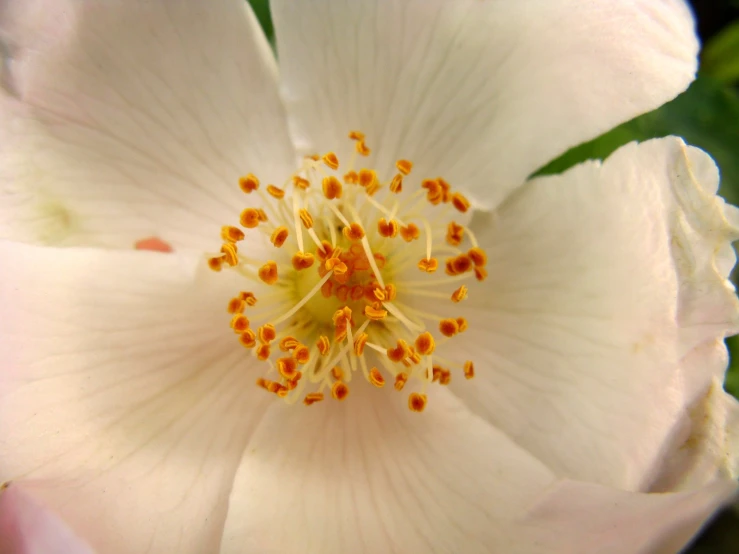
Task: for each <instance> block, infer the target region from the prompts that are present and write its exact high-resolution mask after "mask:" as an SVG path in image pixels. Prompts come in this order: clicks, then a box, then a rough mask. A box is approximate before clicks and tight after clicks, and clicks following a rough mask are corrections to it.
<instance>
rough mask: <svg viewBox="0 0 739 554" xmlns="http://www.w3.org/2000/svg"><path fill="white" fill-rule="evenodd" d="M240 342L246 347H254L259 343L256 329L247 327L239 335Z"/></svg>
mask: <svg viewBox="0 0 739 554" xmlns="http://www.w3.org/2000/svg"><path fill="white" fill-rule="evenodd" d="M239 342H240V343H241V344H242V345H243V346H245V347H246V348H254V347H255V346H256V345H257V336H256V335H255V334H254V331H252V330H251V329H247V330H246V331H244V332H243V333H241V335H239Z"/></svg>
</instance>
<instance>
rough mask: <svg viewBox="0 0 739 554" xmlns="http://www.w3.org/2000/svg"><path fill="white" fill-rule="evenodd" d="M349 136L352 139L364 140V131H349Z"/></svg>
mask: <svg viewBox="0 0 739 554" xmlns="http://www.w3.org/2000/svg"><path fill="white" fill-rule="evenodd" d="M349 138H350V139H352V140H364V133H363V132H362V131H349Z"/></svg>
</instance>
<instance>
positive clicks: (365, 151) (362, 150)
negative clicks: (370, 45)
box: [355, 140, 371, 156]
mask: <svg viewBox="0 0 739 554" xmlns="http://www.w3.org/2000/svg"><path fill="white" fill-rule="evenodd" d="M355 149H356V150H357V152H358V153H359V154H361V155H362V156H369V155H370V152H371V150H370V149H369V147H368V146H367V145H366V144H365V143H364V140H358V141H357V143H356V145H355Z"/></svg>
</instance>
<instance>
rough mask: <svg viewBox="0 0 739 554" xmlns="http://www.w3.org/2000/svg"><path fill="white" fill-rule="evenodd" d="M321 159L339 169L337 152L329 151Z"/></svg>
mask: <svg viewBox="0 0 739 554" xmlns="http://www.w3.org/2000/svg"><path fill="white" fill-rule="evenodd" d="M321 159H322V160H323V163H325V164H326V165H327V166H328V167H330V168H331V169H339V158H337V157H336V154H335V153H333V152H329V153H327V154H326V155H324V156H323V158H321Z"/></svg>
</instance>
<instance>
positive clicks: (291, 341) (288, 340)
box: [279, 336, 300, 352]
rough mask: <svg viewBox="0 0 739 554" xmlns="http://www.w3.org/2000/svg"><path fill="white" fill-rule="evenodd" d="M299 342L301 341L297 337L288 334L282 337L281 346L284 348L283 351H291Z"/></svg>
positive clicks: (281, 348)
mask: <svg viewBox="0 0 739 554" xmlns="http://www.w3.org/2000/svg"><path fill="white" fill-rule="evenodd" d="M299 344H300V341H299V340H298V339H296V338H295V337H290V336H287V337H283V338H282V339H280V343H279V346H280V350H282V351H283V352H289V351H290V350H292V349H293V348H295V347H296V346H298V345H299Z"/></svg>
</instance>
